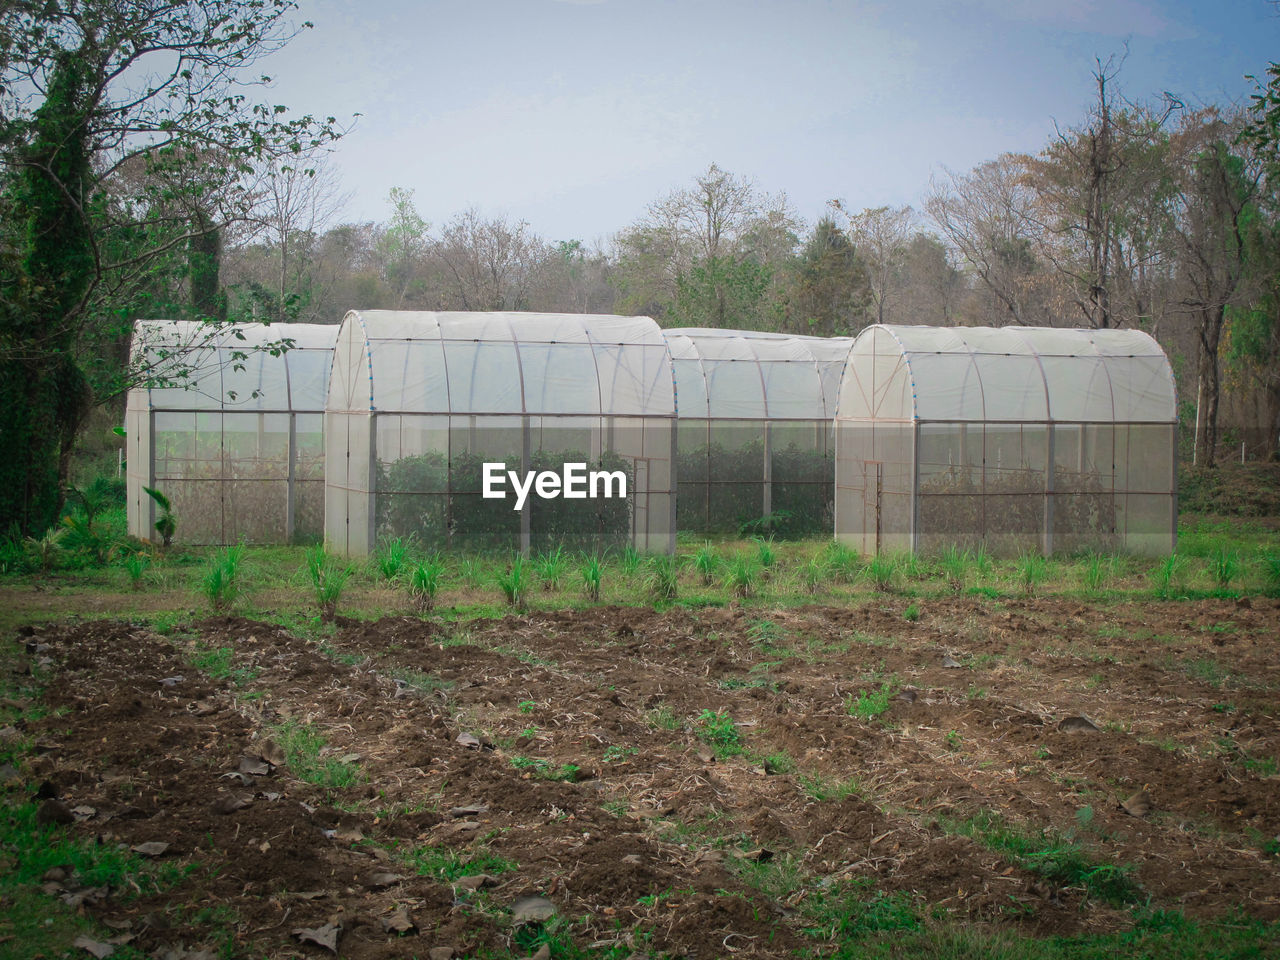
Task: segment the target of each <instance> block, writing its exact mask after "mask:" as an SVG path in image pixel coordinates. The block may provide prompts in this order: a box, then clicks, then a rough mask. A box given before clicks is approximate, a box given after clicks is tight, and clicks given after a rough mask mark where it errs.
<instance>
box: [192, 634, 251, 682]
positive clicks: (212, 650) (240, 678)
mask: <svg viewBox="0 0 1280 960" xmlns="http://www.w3.org/2000/svg"><path fill="white" fill-rule="evenodd" d="M188 659H190V661H191V665H192V666H193V667H195V668H196V669H197V670H199V671H200V672H201V673H203V674H206V675H207V676H208V677H209V679H211V680H217V681H219V682H221V681H224V680H225V681H229V682H230V683H233V684H235V685H236V686H237V687H243V686H245V685H247V684H249V683H252V682H253V681H254V680H256V679H257V678H258V670H257V668H256V667H237V666H236V665H235V651H234V650H232V649H231V648H230V647H207V646H205V645H204V644H197V645H196V648H195V649H194V650H193V651H192V652H191V654H190V656H189V657H188Z"/></svg>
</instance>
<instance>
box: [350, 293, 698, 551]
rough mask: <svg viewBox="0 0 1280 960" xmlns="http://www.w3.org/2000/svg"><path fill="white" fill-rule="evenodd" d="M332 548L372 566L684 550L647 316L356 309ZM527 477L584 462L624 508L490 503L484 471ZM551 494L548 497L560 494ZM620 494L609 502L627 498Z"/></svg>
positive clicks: (669, 391) (561, 502) (666, 415)
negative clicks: (415, 549)
mask: <svg viewBox="0 0 1280 960" xmlns="http://www.w3.org/2000/svg"><path fill="white" fill-rule="evenodd" d="M325 437H326V451H327V453H326V460H327V463H328V465H329V470H328V474H327V477H326V508H325V537H326V542H327V543H328V544H329V546H330V548H331V549H333V550H334V551H335V552H338V553H341V554H344V555H349V556H364V555H367V554H368V553H369V552H370V551H371V550H372V549H373V548H374V547H375V545H376V544H377V543H378V542H379V541H380V540H386V539H388V538H394V537H414V538H415V539H416V540H417V541H418V542H419V543H420V544H421V545H422V546H423V547H425V548H427V549H442V548H450V549H462V550H468V549H475V550H483V549H494V548H499V549H502V548H510V549H515V550H520V551H522V552H526V553H527V552H529V551H531V550H532V551H541V550H544V549H554V548H556V547H561V548H564V549H569V550H578V549H583V550H592V551H605V550H608V549H616V548H621V547H623V546H625V545H626V544H631V545H632V546H634V547H635V548H636V549H637V550H640V551H642V552H655V553H669V552H671V551H673V550H674V549H675V489H674V475H673V470H672V462H673V459H674V454H675V391H674V385H673V382H672V376H671V361H670V355H669V353H668V350H667V345H666V342H665V341H664V340H663V339H662V334H661V331H660V330H659V329H658V326H657V324H655V323H654V322H653V321H652V320H651V319H649V318H648V317H617V316H605V315H589V314H588V315H578V314H539V313H510V312H509V313H428V312H404V311H383V310H370V311H351V312H349V313H348V314H347V315H346V317H345V318H344V320H343V323H342V330H341V333H340V334H339V337H338V345H337V349H336V352H335V356H334V364H333V372H332V380H331V385H330V390H329V406H328V410H327V413H326V427H325ZM486 463H502V464H504V465H505V469H508V470H511V471H514V472H516V473H517V474H518V475H519V476H521V477H523V476H524V475H525V474H526V473H529V472H539V473H542V472H556V471H560V472H561V473H563V471H564V470H565V469H566V468H565V464H571V463H582V464H585V465H586V467H587V469H588V470H590V471H592V472H597V471H598V472H599V473H601V474H608V475H610V476H613V475H616V474H618V473H621V474H623V475H624V476H625V478H626V497H625V498H619V497H617V496H605V495H604V494H607V493H610V488H608V487H607V486H604V485H602V487H601V488H600V489H599V490H596V491H593V492H596V493H598V494H600V495H599V496H595V497H590V498H586V499H568V498H566V497H562V496H549V497H539V496H537V495H536V494H535V493H533V492H531V493H530V495H529V497H528V499H527V501H526V502H525V504H524V505H523V507H522V508H521V509H518V510H517V509H514V507H515V495H514V492H513V491H512V489H511V486H510V485H509V484H505V485H503V486H502V487H501V490H502V492H503V493H504V498H503V499H493V498H486V497H485V496H484V495H483V494H484V488H485V466H484V465H485V464H486ZM548 489H550V488H548ZM617 492H618V491H617V489H613V490H612V493H614V494H616V493H617Z"/></svg>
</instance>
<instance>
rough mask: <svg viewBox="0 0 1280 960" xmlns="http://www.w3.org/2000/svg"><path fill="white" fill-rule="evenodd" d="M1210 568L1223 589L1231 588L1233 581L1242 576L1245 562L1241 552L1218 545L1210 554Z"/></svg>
mask: <svg viewBox="0 0 1280 960" xmlns="http://www.w3.org/2000/svg"><path fill="white" fill-rule="evenodd" d="M1209 568H1210V570H1211V571H1212V572H1213V579H1214V581H1215V582H1216V583H1217V584H1218V587H1219V588H1220V589H1222V590H1230V589H1231V582H1232V581H1233V580H1235V579H1236V578H1237V577H1238V576H1240V573H1241V570H1242V569H1243V564H1242V563H1241V561H1240V554H1239V553H1237V552H1236V551H1235V550H1229V549H1228V548H1226V547H1218V548H1217V549H1216V550H1214V551H1213V553H1212V554H1211V555H1210V556H1209Z"/></svg>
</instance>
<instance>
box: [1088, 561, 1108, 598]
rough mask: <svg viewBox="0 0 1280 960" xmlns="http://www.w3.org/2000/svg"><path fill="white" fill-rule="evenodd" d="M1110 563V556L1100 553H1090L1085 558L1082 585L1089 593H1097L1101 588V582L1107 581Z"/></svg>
mask: <svg viewBox="0 0 1280 960" xmlns="http://www.w3.org/2000/svg"><path fill="white" fill-rule="evenodd" d="M1111 569H1112V563H1111V558H1110V557H1104V556H1103V555H1102V554H1100V553H1092V554H1090V555H1089V556H1088V557H1087V558H1085V563H1084V585H1085V588H1086V589H1087V590H1088V591H1089V592H1090V593H1098V592H1099V591H1101V590H1102V586H1103V584H1105V583H1106V582H1107V578H1108V577H1110V576H1111Z"/></svg>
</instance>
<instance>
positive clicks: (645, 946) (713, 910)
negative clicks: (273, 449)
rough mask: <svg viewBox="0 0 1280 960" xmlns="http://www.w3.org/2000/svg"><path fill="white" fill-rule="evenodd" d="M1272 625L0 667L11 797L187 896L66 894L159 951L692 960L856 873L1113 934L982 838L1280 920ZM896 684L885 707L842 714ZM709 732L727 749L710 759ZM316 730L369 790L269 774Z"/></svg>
mask: <svg viewBox="0 0 1280 960" xmlns="http://www.w3.org/2000/svg"><path fill="white" fill-rule="evenodd" d="M912 605H914V606H916V607H918V613H919V616H918V619H908V617H907V616H906V615H905V614H911V613H914V612H915V611H911V610H909V609H908V608H909V607H910V606H912ZM1278 625H1280V601H1276V600H1269V599H1268V600H1263V599H1253V600H1240V601H1230V600H1204V601H1195V602H1183V603H1156V602H1152V603H1132V602H1128V603H1125V604H1123V605H1107V604H1098V605H1093V604H1088V603H1082V602H1077V601H1072V600H1063V599H1036V598H1027V599H1013V600H1010V599H1005V600H1001V601H995V600H989V599H985V598H980V597H967V596H966V597H955V598H945V599H925V600H909V599H907V598H903V597H896V596H893V595H884V596H879V597H875V598H873V599H871V600H870V601H869V602H866V603H864V604H861V605H858V606H855V607H851V608H847V609H841V608H831V607H811V608H804V609H786V610H770V609H760V608H757V609H750V610H744V609H740V608H737V607H736V606H733V605H730V606H728V607H723V608H705V609H701V610H686V609H683V608H678V607H677V608H671V609H667V610H665V611H661V612H658V611H654V610H651V609H633V608H615V607H604V608H597V609H590V610H584V611H565V612H560V613H552V614H544V613H539V614H531V615H526V616H514V615H513V616H509V617H507V618H505V619H502V620H479V621H473V622H463V623H444V622H442V621H436V620H424V619H419V618H391V619H384V620H381V621H378V622H373V623H368V622H359V621H340V622H339V626H338V629H337V631H336V633H335V634H334V635H333V636H332V637H330V638H327V639H326V640H325V641H323V642H315V641H307V640H303V639H299V638H296V637H293V636H291V635H290V634H289V633H287V632H286V631H285V630H283V629H282V628H279V627H276V626H273V625H270V624H265V623H260V622H252V621H248V620H243V619H238V618H234V617H227V618H218V619H211V620H205V621H202V622H195V623H192V624H190V625H189V627H188V628H187V629H185V630H179V631H177V632H175V633H173V634H171V635H170V636H160V635H158V634H156V633H154V632H152V631H151V630H149V629H148V628H146V627H142V626H138V625H132V624H129V623H125V622H118V621H90V622H82V623H78V624H74V623H73V624H53V625H43V626H39V627H35V628H25V629H24V630H22V631H20V635H19V636H18V637H16V638H15V639H12V640H6V641H3V642H16V643H17V644H19V645H20V646H21V648H22V650H23V651H24V659H25V661H26V662H27V663H28V664H30V665H31V666H32V668H33V669H35V671H36V674H37V676H39V677H42V678H43V679H44V688H45V693H44V701H45V703H46V705H47V707H48V708H49V712H48V714H47V715H46V716H45V718H44V719H42V720H39V721H34V722H32V723H30V724H28V726H27V729H25V730H23V731H21V732H22V734H23V735H25V736H27V737H30V738H33V739H34V740H35V743H36V755H35V757H34V759H32V760H31V762H30V763H29V764H28V766H27V768H26V769H25V770H24V771H23V775H24V776H27V777H30V778H32V780H31V782H32V783H36V782H38V783H40V784H41V796H42V797H44V798H46V799H49V800H53V799H55V798H56V801H57V802H58V803H60V804H62V805H63V806H64V808H66V809H68V810H70V811H71V813H72V816H74V818H75V821H76V822H75V823H74V824H73V826H72V829H74V830H76V831H79V832H80V833H82V834H83V835H84V836H85V837H96V838H97V839H98V840H99V842H102V843H107V844H119V843H123V844H125V845H128V846H130V847H134V846H138V845H142V844H147V843H159V844H168V846H167V847H164V848H163V850H162V852H160V853H159V855H158V856H157V857H156V858H155V859H156V860H157V861H158V862H161V863H164V862H169V863H178V864H189V865H190V869H189V870H187V871H186V875H185V877H184V878H183V879H181V880H180V881H179V882H178V883H177V885H176V886H174V887H170V888H169V889H166V890H165V891H164V892H163V893H160V894H156V895H150V896H142V897H137V896H134V897H133V898H131V899H130V898H125V897H123V896H119V895H115V894H118V893H120V892H119V891H116V892H112V891H104V892H99V893H98V894H96V895H86V896H81V897H80V902H81V904H82V908H83V909H85V910H87V911H89V912H90V913H91V914H93V915H94V916H95V917H96V918H98V919H100V920H101V921H102V922H103V923H105V924H106V925H107V927H108V928H109V929H112V930H115V931H119V932H121V933H122V934H124V935H126V936H130V937H132V938H133V939H132V941H131V946H132V947H134V948H136V949H138V950H141V951H143V952H144V953H148V954H152V955H155V956H171V957H181V956H184V954H182V953H181V952H180V951H182V950H184V949H185V950H188V951H192V952H193V953H194V952H195V951H198V950H200V949H204V948H207V949H210V950H221V949H228V950H229V951H230V952H232V953H234V954H237V955H238V954H239V953H244V954H245V955H250V954H252V955H254V956H263V955H266V956H271V957H287V956H300V957H323V956H332V952H330V951H329V950H328V949H327V948H325V947H323V946H320V945H317V944H316V943H314V942H310V941H309V940H307V939H305V938H304V935H303V934H300V933H298V932H297V931H301V930H311V931H313V932H317V931H318V932H319V935H320V939H323V938H324V934H325V933H326V932H327V933H328V935H329V936H331V937H336V940H335V941H334V942H335V943H336V949H337V952H339V953H340V954H341V956H343V957H350V958H360V960H365V958H369V960H372V958H381V957H400V956H409V955H416V956H421V957H427V956H435V957H441V956H448V955H449V954H448V953H447V952H446V951H445V950H444V949H443V948H451V949H452V951H453V953H452V955H453V956H455V957H464V956H474V955H479V954H484V953H485V952H486V951H487V952H488V953H489V954H490V955H494V954H496V955H511V956H519V955H521V954H522V953H523V952H526V951H523V950H521V949H520V944H521V943H522V941H521V940H520V934H521V930H524V931H526V932H527V931H528V930H532V929H536V924H537V922H539V921H538V920H537V919H535V920H532V921H530V922H529V923H523V922H522V921H524V920H525V918H526V917H527V916H529V915H530V914H531V912H532V914H533V915H535V916H536V917H538V918H541V919H544V920H545V916H544V913H545V911H547V910H549V909H550V908H549V907H548V906H547V904H546V903H543V902H542V901H528V900H525V899H524V898H528V897H531V896H537V897H541V898H545V900H546V901H549V902H550V904H551V905H552V906H553V907H554V909H555V911H556V912H557V914H558V915H559V916H560V917H562V918H565V919H567V920H570V921H572V922H573V923H572V926H571V927H569V928H566V929H567V930H568V931H569V934H568V935H570V936H571V937H572V939H573V941H574V943H575V944H578V945H580V946H581V947H582V948H584V949H585V948H587V947H589V946H591V945H594V946H595V948H596V949H598V950H601V951H605V952H607V950H608V949H612V951H613V952H612V953H609V954H608V955H611V956H617V957H626V956H630V955H635V956H647V955H655V956H656V955H664V956H682V957H696V958H710V957H725V956H730V955H734V956H742V957H749V956H761V957H763V956H770V957H773V956H792V955H794V953H795V951H796V950H797V949H800V948H802V947H805V946H809V947H819V946H821V944H822V939H821V933H820V932H817V931H813V930H812V917H813V916H814V914H813V912H812V910H811V909H810V907H811V906H812V904H813V900H814V898H815V897H817V896H819V893H818V891H821V890H822V889H835V888H836V887H837V886H839V884H840V881H848V880H858V879H859V878H863V879H865V880H866V881H867V885H866V887H865V889H866V891H867V895H868V896H870V895H872V894H873V893H874V892H875V891H884V892H888V893H901V894H904V895H906V896H907V897H908V898H910V899H911V900H913V901H917V902H919V903H922V904H924V905H926V908H927V909H930V910H935V911H937V914H938V915H943V914H945V915H947V916H950V917H952V918H955V919H957V920H960V921H964V922H966V923H981V924H985V925H989V926H991V927H997V928H1008V929H1010V930H1016V931H1018V932H1020V933H1022V934H1025V935H1032V936H1049V935H1079V934H1086V933H1102V932H1108V931H1116V930H1120V929H1125V928H1127V927H1128V926H1130V925H1131V924H1132V917H1131V914H1130V912H1129V910H1128V908H1127V907H1125V906H1124V905H1109V904H1108V903H1106V902H1104V901H1103V900H1101V899H1099V898H1096V897H1092V896H1089V895H1088V893H1087V892H1086V891H1085V890H1084V889H1083V888H1081V887H1073V886H1066V887H1062V888H1059V887H1057V886H1055V885H1054V884H1052V883H1048V882H1046V881H1045V880H1044V879H1043V878H1042V877H1041V876H1040V875H1039V874H1037V873H1036V872H1033V871H1032V870H1030V869H1028V868H1027V867H1026V865H1025V864H1023V865H1019V864H1018V863H1016V862H1014V861H1013V860H1012V859H1010V858H1008V857H1006V856H1004V855H1002V854H1001V853H999V852H995V851H994V850H992V849H990V848H989V846H985V845H983V844H981V843H979V842H977V841H976V840H974V839H970V838H969V837H967V836H964V835H961V833H960V832H959V831H958V829H957V827H956V825H957V824H961V823H964V822H965V821H967V820H970V819H971V818H973V817H975V816H978V815H980V814H982V813H984V812H986V813H990V814H995V815H997V816H998V817H999V818H1002V820H1004V821H1007V822H1009V823H1011V824H1015V825H1018V826H1020V827H1023V828H1025V829H1027V830H1031V831H1039V830H1042V829H1049V830H1054V831H1058V832H1061V833H1063V834H1066V835H1068V836H1070V837H1072V838H1074V840H1075V841H1076V842H1077V843H1079V844H1080V845H1082V846H1083V847H1084V848H1086V849H1087V850H1089V851H1090V852H1091V854H1092V855H1094V856H1096V857H1097V859H1098V861H1099V862H1106V863H1113V864H1118V865H1125V866H1128V867H1130V868H1131V869H1132V879H1133V881H1134V882H1135V883H1136V884H1137V886H1138V888H1140V895H1141V899H1142V901H1143V902H1146V900H1147V899H1148V898H1149V900H1150V904H1151V906H1152V907H1154V908H1164V909H1178V910H1181V911H1183V912H1185V913H1186V914H1187V915H1189V916H1192V917H1221V916H1224V915H1226V914H1228V913H1229V912H1231V911H1233V910H1236V909H1241V910H1243V911H1244V912H1245V913H1247V914H1249V915H1251V916H1255V917H1258V918H1263V919H1267V920H1274V919H1276V918H1278V917H1280V860H1278V859H1277V857H1276V855H1275V850H1276V849H1277V846H1280V842H1277V839H1276V838H1277V835H1280V789H1278V787H1280V777H1277V775H1276V762H1275V761H1276V758H1277V757H1280V720H1278V719H1277V708H1278V707H1280V662H1278V661H1277V657H1276V639H1277V632H1278V631H1277V627H1278ZM222 647H227V648H230V649H231V650H232V651H233V659H232V661H231V665H232V667H233V668H234V672H233V674H232V675H231V676H228V677H225V678H224V679H221V680H214V679H212V678H211V677H210V676H209V674H208V673H206V672H202V670H200V669H198V668H197V667H196V666H195V663H196V662H198V655H199V653H200V651H202V650H204V651H207V650H210V649H212V650H216V649H218V648H222ZM193 657H196V658H197V660H193ZM886 684H887V687H886V686H884V685H886ZM881 689H885V690H887V691H888V692H889V693H890V694H891V695H892V699H890V700H889V707H888V709H887V711H886V712H884V713H883V714H881V715H880V716H879V717H878V718H876V719H874V720H868V719H864V718H862V717H859V716H855V715H852V714H851V711H850V706H851V705H853V704H855V702H856V700H857V697H858V695H859V694H860V693H866V694H872V693H874V692H876V691H879V690H881ZM704 711H723V714H724V715H727V716H728V717H730V718H732V721H733V722H734V724H735V725H736V730H737V731H738V733H739V735H740V737H741V742H742V746H743V748H745V749H744V752H743V753H740V754H738V755H732V756H731V755H727V754H729V753H731V752H732V751H727V750H721V751H720V752H721V753H722V754H726V755H724V756H722V757H719V758H718V757H716V756H715V755H714V754H713V750H714V748H715V746H716V744H715V743H713V742H708V741H709V740H714V737H713V736H712V735H711V733H710V732H709V731H708V728H707V726H706V723H705V721H703V720H700V719H699V718H701V717H703V716H704ZM1078 717H1085V718H1087V719H1088V721H1091V726H1093V727H1095V728H1096V729H1085V730H1083V731H1072V730H1071V729H1070V728H1071V727H1072V726H1073V724H1074V725H1075V726H1089V725H1086V724H1082V723H1080V722H1079V721H1071V719H1070V718H1078ZM1063 721H1068V722H1067V723H1065V724H1064V723H1063ZM302 724H306V725H309V728H310V729H311V730H313V731H316V732H318V733H320V734H322V735H323V737H324V739H325V741H326V743H327V746H326V747H325V752H324V755H323V756H322V758H321V759H329V760H333V761H335V762H337V761H342V762H345V763H346V764H347V765H348V766H347V767H346V768H344V769H354V771H355V772H356V774H357V782H355V783H354V784H352V785H349V786H341V787H333V788H328V787H324V786H320V785H317V784H315V783H311V782H307V781H306V780H304V779H302V778H301V777H300V776H299V774H300V773H305V772H306V771H305V770H299V769H296V767H297V766H300V765H301V763H300V762H298V763H296V764H293V765H291V764H290V763H287V762H279V763H276V762H272V761H282V760H283V758H282V757H281V756H280V754H279V753H278V752H277V749H276V748H277V746H278V741H280V740H281V739H282V734H281V730H282V729H290V728H292V729H295V730H296V729H299V728H300V725H302ZM1060 724H1062V726H1060ZM722 746H723V744H722ZM246 758H247V759H246ZM561 778H562V779H561ZM851 782H852V783H856V786H857V789H856V790H852V788H851V789H850V790H849V791H846V790H841V789H838V787H839V785H841V784H850V783H851ZM1141 791H1145V795H1142V796H1139V797H1137V798H1136V799H1132V798H1134V797H1135V794H1139V793H1140V792H1141ZM1126 801H1128V805H1129V809H1128V810H1126V809H1125V807H1124V805H1123V804H1124V803H1125V802H1126ZM144 849H150V850H157V849H160V848H158V847H154V848H144ZM442 865H443V866H442ZM770 871H772V873H771V872H770ZM478 874H482V876H481V877H480V879H476V875H478ZM467 875H471V876H470V879H467ZM771 876H772V877H774V878H775V880H776V881H777V882H771V881H769V879H768V878H769V877H771ZM788 876H791V877H793V878H794V877H800V878H804V879H803V882H792V883H786V882H783V881H785V879H786V877H788ZM49 893H50V895H51V896H63V897H64V898H66V897H67V896H72V897H74V896H76V895H77V893H80V894H83V893H84V891H83V890H77V886H76V879H75V877H62V878H56V877H55V878H54V879H52V880H51V881H50V886H49ZM522 901H523V902H522ZM183 904H189V905H193V906H190V907H183V906H182V905H183ZM197 906H199V907H201V908H217V910H216V911H215V912H216V915H217V916H218V917H219V918H220V920H219V922H220V923H221V924H222V925H223V928H224V929H226V928H228V927H229V929H231V930H232V931H233V932H234V938H233V941H232V942H231V943H222V944H219V943H217V942H215V939H214V938H215V934H214V926H213V923H212V921H211V920H210V917H212V916H214V913H210V912H209V911H208V910H203V912H202V910H201V909H196V907H197ZM539 909H541V910H542V911H543V912H544V913H538V911H539ZM218 911H220V912H218ZM329 925H332V926H329ZM433 948H435V949H436V950H437V952H436V953H435V954H430V953H429V951H431V950H432V949H433ZM504 951H511V952H510V953H509V954H507V953H505V952H504ZM187 955H192V954H187Z"/></svg>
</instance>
